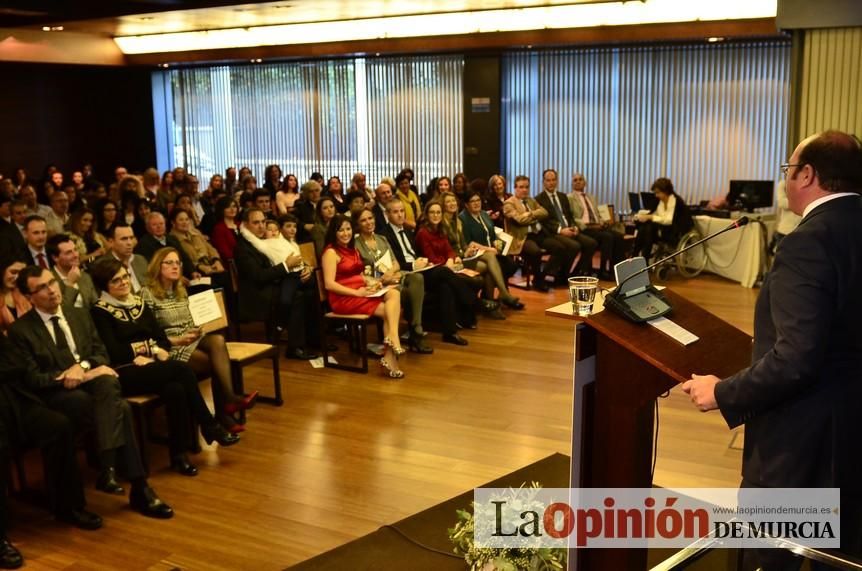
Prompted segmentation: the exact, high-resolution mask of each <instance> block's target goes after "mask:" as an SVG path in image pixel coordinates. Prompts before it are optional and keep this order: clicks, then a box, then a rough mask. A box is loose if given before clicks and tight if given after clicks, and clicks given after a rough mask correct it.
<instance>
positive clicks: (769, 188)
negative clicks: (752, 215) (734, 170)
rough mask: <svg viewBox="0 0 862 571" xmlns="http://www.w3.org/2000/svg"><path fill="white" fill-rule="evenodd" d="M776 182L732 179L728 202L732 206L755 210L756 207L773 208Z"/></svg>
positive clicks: (749, 210)
mask: <svg viewBox="0 0 862 571" xmlns="http://www.w3.org/2000/svg"><path fill="white" fill-rule="evenodd" d="M774 189H775V182H774V181H771V180H732V181H730V192H729V193H728V194H727V203H728V204H729V205H730V207H731V208H735V209H742V210H745V211H747V212H754V210H755V209H756V208H772V203H773V200H774Z"/></svg>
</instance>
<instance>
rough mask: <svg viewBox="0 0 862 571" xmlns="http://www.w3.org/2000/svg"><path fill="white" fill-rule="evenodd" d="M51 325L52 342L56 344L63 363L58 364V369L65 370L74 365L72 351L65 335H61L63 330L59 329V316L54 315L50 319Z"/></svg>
mask: <svg viewBox="0 0 862 571" xmlns="http://www.w3.org/2000/svg"><path fill="white" fill-rule="evenodd" d="M51 323H52V324H53V325H54V341H55V342H56V343H57V350H58V351H59V352H60V355H61V356H62V358H63V361H64V362H63V363H60V367H62V368H64V369H67V368H69V367H71V366H72V365H73V364H75V356H74V355H72V350H71V349H70V348H69V340H68V339H66V334H65V333H63V328H61V327H60V316H59V315H55V316H54V317H52V318H51Z"/></svg>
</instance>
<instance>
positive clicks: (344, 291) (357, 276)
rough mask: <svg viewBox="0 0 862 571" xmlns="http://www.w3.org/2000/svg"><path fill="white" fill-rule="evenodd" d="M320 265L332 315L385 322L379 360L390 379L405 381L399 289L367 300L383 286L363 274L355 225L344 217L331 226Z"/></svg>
mask: <svg viewBox="0 0 862 571" xmlns="http://www.w3.org/2000/svg"><path fill="white" fill-rule="evenodd" d="M320 263H321V266H322V268H323V282H324V285H325V287H326V291H327V293H328V298H329V306H330V307H331V308H332V311H334V312H335V313H341V314H347V315H356V314H362V315H374V316H377V317H380V318H382V319H383V335H384V338H383V345H384V347H385V350H384V353H383V357H382V358H381V359H380V365H381V367H383V369H384V370H385V372H386V374H387V375H388V376H389V377H390V378H393V379H401V378H403V377H404V371H402V370H401V368H400V367H399V366H398V355H401V354H403V353H404V352H405V349H403V348H402V347H401V339H400V338H399V337H398V321H399V318H400V315H401V293H400V292H399V291H398V289H397V288H392V289H389V290H388V291H386V293H384V294H383V296H377V297H368V296H369V294H373V293H376V292H377V291H378V290H379V289H380V288H381V287H383V285H382V284H381V283H380V281H379V280H376V279H374V278H373V277H372V276H369V278H370V279H368V280H366V276H365V275H364V273H363V272H364V270H365V265H364V264H363V263H362V258H361V257H360V256H359V252H357V250H356V248H355V247H354V238H353V225H352V224H351V223H350V219H349V218H347V217H346V216H344V215H343V214H338V215H337V216H336V217H335V218H333V219H332V222H330V224H329V230H327V233H326V249H325V250H324V252H323V256H322V258H321V261H320Z"/></svg>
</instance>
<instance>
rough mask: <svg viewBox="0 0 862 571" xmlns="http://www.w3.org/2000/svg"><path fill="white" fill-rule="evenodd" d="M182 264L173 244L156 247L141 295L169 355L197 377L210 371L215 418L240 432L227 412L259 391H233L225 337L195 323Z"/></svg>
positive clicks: (245, 403) (246, 405)
mask: <svg viewBox="0 0 862 571" xmlns="http://www.w3.org/2000/svg"><path fill="white" fill-rule="evenodd" d="M181 265H182V261H181V260H180V255H179V252H178V251H177V250H175V249H174V248H162V249H161V250H158V251H157V252H156V253H155V255H153V258H152V260H151V261H150V265H149V267H148V269H147V285H146V286H144V289H142V290H141V298H143V300H144V303H146V304H147V306H148V307H149V308H150V309H151V310H152V312H153V315H155V318H156V322H157V323H158V324H159V327H161V328H162V329H164V332H165V335H166V336H167V338H168V341H170V343H171V347H170V358H171V359H173V360H175V361H181V362H184V363H188V364H189V365H190V366H191V368H192V370H193V371H194V372H195V374H196V375H198V376H199V377H204V376H209V375H212V377H213V381H214V382H213V383H212V389H213V402H214V405H215V411H216V412H215V417H216V419H217V420H218V421H219V423H221V425H222V426H224V427H225V428H226V429H227V430H228V432H233V433H237V432H242V431H243V428H242V425H239V424H237V422H236V421H235V420H234V419H233V418H231V416H230V415H232V414H233V413H235V412H238V411H240V410H245V409H248V408H251V407H252V406H254V403H255V400H257V394H258V393H257V391H255V392H254V393H252V394H250V395H249V396H247V397H244V396H238V395H235V394H234V392H233V380H232V376H231V368H230V358H229V356H228V352H227V345H226V344H225V339H224V337H223V336H222V335H221V334H219V333H207V334H203V333H202V331H201V328H200V327H198V326H196V325H195V324H194V321H193V320H192V314H191V311H190V310H189V296H188V293H186V288H185V286H183V283H182V279H181V278H182V271H181V268H180V266H181Z"/></svg>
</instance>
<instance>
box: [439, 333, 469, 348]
mask: <svg viewBox="0 0 862 571" xmlns="http://www.w3.org/2000/svg"><path fill="white" fill-rule="evenodd" d="M443 342H444V343H452V344H453V345H461V346H463V345H468V343H467V340H466V339H464V338H463V337H461V336H460V335H458V334H457V333H452V334H449V335H443Z"/></svg>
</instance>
